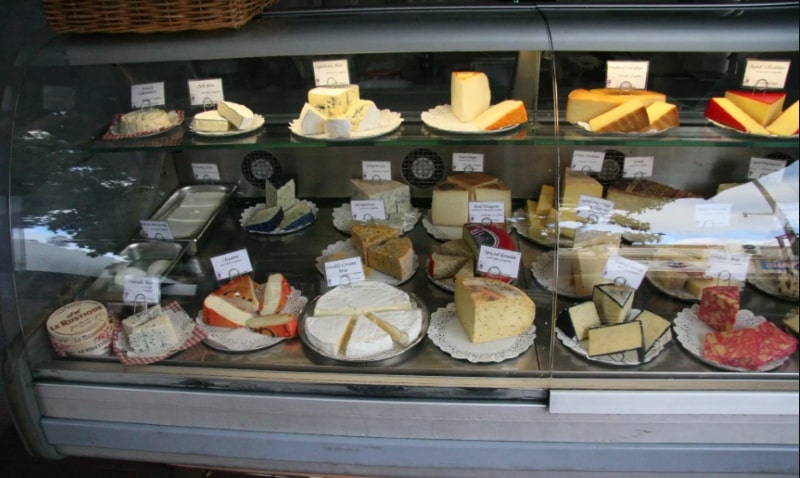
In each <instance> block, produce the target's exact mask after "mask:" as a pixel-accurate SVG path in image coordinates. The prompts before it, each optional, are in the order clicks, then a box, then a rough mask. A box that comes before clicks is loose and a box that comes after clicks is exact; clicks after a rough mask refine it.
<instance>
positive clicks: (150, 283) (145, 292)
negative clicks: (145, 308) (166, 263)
mask: <svg viewBox="0 0 800 478" xmlns="http://www.w3.org/2000/svg"><path fill="white" fill-rule="evenodd" d="M122 284H123V285H122V301H123V302H125V303H127V304H135V303H142V302H145V303H147V304H158V303H159V302H161V281H160V280H159V278H158V277H153V276H133V275H127V276H125V278H124V281H123V283H122Z"/></svg>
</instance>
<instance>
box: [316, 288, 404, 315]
mask: <svg viewBox="0 0 800 478" xmlns="http://www.w3.org/2000/svg"><path fill="white" fill-rule="evenodd" d="M412 308H413V307H412V305H411V298H410V297H409V295H408V294H407V293H406V292H404V291H402V290H400V289H398V288H396V287H393V286H391V285H389V284H385V283H383V282H376V281H361V282H354V283H352V284H350V285H343V286H339V287H336V288H335V289H332V290H330V291H329V292H326V293H325V294H323V295H322V296H321V297H320V298H319V300H318V301H317V305H316V306H315V307H314V315H348V314H349V315H356V314H366V313H367V312H373V313H374V312H382V311H385V310H411V309H412Z"/></svg>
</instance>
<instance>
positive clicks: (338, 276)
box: [325, 257, 366, 286]
mask: <svg viewBox="0 0 800 478" xmlns="http://www.w3.org/2000/svg"><path fill="white" fill-rule="evenodd" d="M364 279H366V277H365V276H364V266H363V265H361V258H360V257H348V258H347V259H340V260H338V261H330V262H326V263H325V282H326V283H327V284H328V286H336V285H345V284H352V283H353V282H360V281H362V280H364Z"/></svg>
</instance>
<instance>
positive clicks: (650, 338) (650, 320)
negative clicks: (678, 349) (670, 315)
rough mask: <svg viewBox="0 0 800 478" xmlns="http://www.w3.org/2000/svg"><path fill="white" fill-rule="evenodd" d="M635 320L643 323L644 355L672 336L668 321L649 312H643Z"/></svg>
mask: <svg viewBox="0 0 800 478" xmlns="http://www.w3.org/2000/svg"><path fill="white" fill-rule="evenodd" d="M633 320H636V321H639V322H641V323H642V334H643V335H644V353H647V352H649V351H650V349H651V348H653V345H654V344H655V343H656V342H657V341H658V340H659V339H660V338H661V337H663V336H665V335H671V334H672V332H671V329H670V327H671V325H672V324H670V322H669V321H668V320H666V319H665V318H663V317H661V316H660V315H658V314H655V313H653V312H651V311H649V310H642V311H641V312H639V313H638V314H637V315H636V317H634V318H633ZM667 340H669V339H667Z"/></svg>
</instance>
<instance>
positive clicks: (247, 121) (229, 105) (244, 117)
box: [217, 101, 256, 129]
mask: <svg viewBox="0 0 800 478" xmlns="http://www.w3.org/2000/svg"><path fill="white" fill-rule="evenodd" d="M217 113H219V114H220V116H222V117H223V118H225V119H226V120H228V122H230V123H231V124H232V125H233V126H234V127H235V128H236V129H247V128H251V127H252V126H253V124H255V121H256V116H255V114H253V111H252V110H250V108H248V107H247V106H244V105H240V104H239V103H234V102H232V101H220V102H219V103H217Z"/></svg>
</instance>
